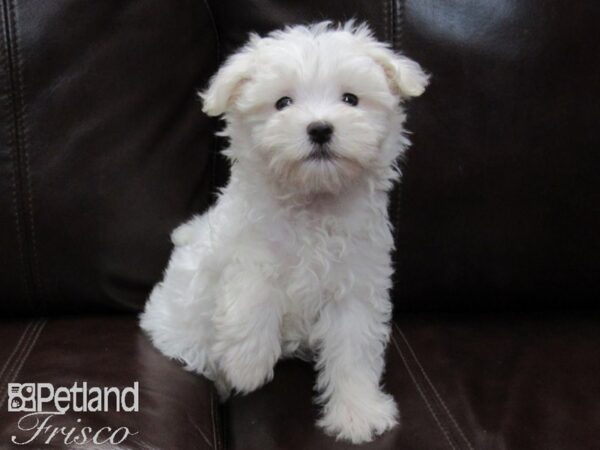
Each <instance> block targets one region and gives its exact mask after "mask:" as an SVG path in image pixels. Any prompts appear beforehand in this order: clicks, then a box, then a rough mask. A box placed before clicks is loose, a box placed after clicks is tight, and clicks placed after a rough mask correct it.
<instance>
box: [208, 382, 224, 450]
mask: <svg viewBox="0 0 600 450" xmlns="http://www.w3.org/2000/svg"><path fill="white" fill-rule="evenodd" d="M209 399H210V419H211V422H212V429H213V442H214V448H216V449H221V448H223V446H222V444H221V430H220V427H219V422H218V418H217V417H216V408H215V390H214V387H213V386H212V385H211V384H209Z"/></svg>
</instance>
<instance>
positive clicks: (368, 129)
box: [203, 23, 427, 193]
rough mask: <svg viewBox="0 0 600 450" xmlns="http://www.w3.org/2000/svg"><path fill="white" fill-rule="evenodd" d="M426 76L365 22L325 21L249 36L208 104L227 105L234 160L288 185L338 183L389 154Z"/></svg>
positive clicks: (329, 187)
mask: <svg viewBox="0 0 600 450" xmlns="http://www.w3.org/2000/svg"><path fill="white" fill-rule="evenodd" d="M426 83H427V76H426V75H425V74H424V73H423V72H422V70H421V69H420V67H419V66H418V65H417V64H416V63H414V62H413V61H410V60H408V59H406V58H404V57H402V56H399V55H395V54H394V53H392V52H391V51H390V50H389V49H388V48H387V47H386V46H385V45H383V44H381V43H379V42H377V41H375V40H374V38H373V37H372V35H371V33H370V32H369V30H368V29H367V28H366V27H358V28H356V27H354V26H353V25H352V24H349V25H346V26H345V27H343V28H337V29H333V28H331V27H330V26H329V25H328V24H326V23H323V24H318V25H314V26H312V27H293V28H288V29H286V30H285V31H279V32H275V33H272V34H271V35H269V36H268V37H266V38H259V37H257V36H253V37H252V38H251V41H250V43H249V44H248V45H247V46H246V47H245V48H244V49H243V50H242V51H241V52H239V53H237V54H236V55H234V56H233V57H232V58H230V60H229V61H228V62H227V63H226V64H225V66H224V67H223V68H222V69H221V70H220V71H219V72H218V73H217V75H216V76H215V78H213V81H212V84H211V86H210V87H209V88H208V90H207V91H206V92H205V93H204V94H203V99H204V109H205V111H206V112H207V113H209V114H211V115H219V114H223V113H225V114H226V119H227V121H228V133H229V134H230V136H231V138H232V139H233V145H232V148H231V150H229V151H228V154H229V155H230V156H231V157H232V158H233V159H234V160H236V161H238V162H239V163H240V164H244V163H247V164H258V165H259V166H260V167H263V168H266V172H264V173H267V174H268V176H270V177H272V178H273V180H275V181H276V182H277V183H279V184H284V185H285V186H286V187H287V188H288V190H289V189H290V188H291V189H292V190H294V191H299V192H304V193H318V192H330V193H338V192H340V191H341V190H343V189H344V188H345V187H347V186H348V185H350V184H351V183H352V182H354V181H355V180H356V179H357V178H359V177H361V176H365V175H366V174H372V173H375V172H376V171H377V170H378V169H381V168H385V167H387V166H389V165H391V164H393V162H394V160H395V159H396V157H397V156H398V153H399V152H400V151H401V145H400V142H399V137H400V135H401V132H402V122H403V114H402V111H401V109H400V101H401V98H402V97H407V96H412V95H419V94H420V93H421V92H422V91H423V89H424V88H425V85H426ZM236 141H237V142H236Z"/></svg>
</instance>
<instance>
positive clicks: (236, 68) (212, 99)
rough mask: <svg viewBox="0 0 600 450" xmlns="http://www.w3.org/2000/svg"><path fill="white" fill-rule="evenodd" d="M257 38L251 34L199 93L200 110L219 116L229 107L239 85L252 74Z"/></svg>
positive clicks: (237, 91)
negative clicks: (245, 42)
mask: <svg viewBox="0 0 600 450" xmlns="http://www.w3.org/2000/svg"><path fill="white" fill-rule="evenodd" d="M258 39H260V38H259V37H258V36H256V35H254V36H252V37H251V39H250V42H249V43H248V44H247V45H246V46H245V47H244V48H242V50H240V51H239V52H238V53H235V54H234V55H232V56H230V57H229V58H228V59H227V61H226V62H225V64H224V65H223V66H222V67H221V68H220V69H219V71H218V72H217V73H216V74H215V75H214V76H213V77H212V78H211V80H210V82H209V84H208V87H207V88H206V90H205V91H204V92H201V93H200V98H201V99H202V103H203V105H202V111H204V112H205V113H206V114H207V115H209V116H220V115H221V114H223V113H225V112H227V111H228V110H229V109H230V108H231V105H232V104H233V102H234V101H235V97H236V95H237V94H238V93H239V90H240V88H241V86H242V85H243V84H244V83H245V82H246V81H248V80H249V79H250V77H251V76H252V71H253V67H254V47H255V43H256V41H257V40H258Z"/></svg>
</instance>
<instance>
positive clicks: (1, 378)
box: [0, 321, 34, 386]
mask: <svg viewBox="0 0 600 450" xmlns="http://www.w3.org/2000/svg"><path fill="white" fill-rule="evenodd" d="M33 323H34V322H33V321H29V322H28V323H27V326H26V327H25V329H24V330H23V333H22V334H21V337H20V338H19V340H18V341H17V343H16V344H15V346H14V348H13V351H12V352H11V354H10V355H9V356H8V358H6V361H5V362H4V365H3V366H2V370H0V383H1V384H0V386H4V385H6V383H5V382H4V374H5V373H6V370H7V369H8V367H9V366H11V365H12V360H13V359H14V358H15V356H16V355H17V354H18V353H19V350H20V349H21V346H22V345H23V342H24V341H25V337H26V336H27V335H28V334H29V331H30V329H31V325H32V324H33Z"/></svg>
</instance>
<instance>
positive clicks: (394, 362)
mask: <svg viewBox="0 0 600 450" xmlns="http://www.w3.org/2000/svg"><path fill="white" fill-rule="evenodd" d="M599 348H600V322H599V321H598V317H583V316H575V315H571V316H561V317H558V316H556V317H547V316H546V317H540V316H539V315H538V316H534V315H529V316H500V317H491V316H447V317H441V316H437V317H436V316H408V315H407V316H404V317H402V318H400V319H399V320H398V321H397V322H396V324H395V325H394V332H393V336H392V342H391V343H390V345H389V347H388V362H387V372H386V374H385V386H386V389H387V390H388V391H389V392H390V393H392V394H393V395H394V397H395V398H396V400H397V402H398V404H399V407H400V413H401V416H402V419H401V421H402V425H401V427H397V428H395V429H393V430H392V431H390V432H389V433H386V434H384V435H383V436H381V437H380V438H379V439H377V440H376V441H374V442H372V443H370V444H367V445H364V446H362V447H361V449H362V448H364V449H365V450H367V449H373V450H375V449H386V450H387V449H389V450H391V449H415V450H422V449H427V450H457V449H464V450H469V449H470V450H474V449H478V450H506V449H527V450H583V449H590V450H591V449H593V448H597V445H598V435H599V434H600V407H599V403H598V395H599V393H600V377H599V376H598V374H599V373H600V352H599V350H598V349H599ZM313 383H314V374H313V372H312V370H311V368H310V366H309V365H307V364H306V363H302V362H300V361H293V360H290V361H284V362H282V363H281V364H279V366H278V368H277V370H276V373H275V378H274V380H273V382H271V383H270V384H269V385H267V386H265V387H264V388H262V389H261V390H259V391H257V392H254V393H252V394H250V395H248V396H246V397H235V398H233V399H232V401H230V402H229V403H228V404H227V413H226V416H227V417H228V432H227V437H226V439H227V445H228V448H231V449H239V450H253V449H256V450H269V449H280V448H285V449H287V450H292V449H332V450H334V449H336V450H337V449H340V450H342V449H347V450H352V449H354V448H356V447H355V446H353V445H351V444H346V443H343V442H336V441H335V440H334V439H333V438H330V437H327V436H325V435H323V433H322V432H321V431H320V430H318V429H317V428H315V426H314V425H313V424H314V422H315V420H316V418H317V414H318V408H316V407H315V406H314V405H313V404H312V403H311V397H313V395H314V392H313V390H312V385H313Z"/></svg>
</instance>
